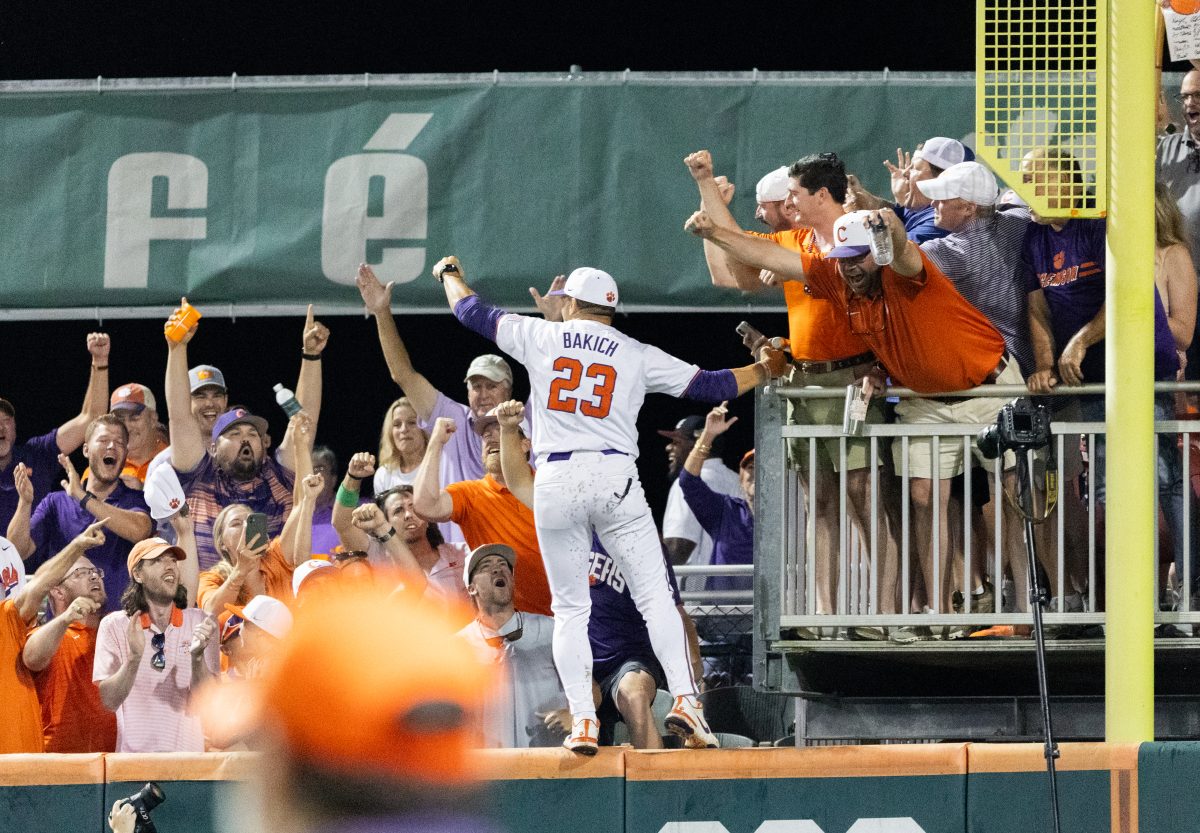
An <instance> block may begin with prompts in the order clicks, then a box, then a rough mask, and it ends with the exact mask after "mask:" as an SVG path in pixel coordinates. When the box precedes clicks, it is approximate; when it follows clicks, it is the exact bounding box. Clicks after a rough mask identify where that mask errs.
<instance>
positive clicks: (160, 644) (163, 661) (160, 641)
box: [150, 633, 167, 671]
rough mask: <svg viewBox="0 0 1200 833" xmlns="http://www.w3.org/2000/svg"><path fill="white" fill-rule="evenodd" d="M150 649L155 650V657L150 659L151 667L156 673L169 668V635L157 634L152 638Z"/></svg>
mask: <svg viewBox="0 0 1200 833" xmlns="http://www.w3.org/2000/svg"><path fill="white" fill-rule="evenodd" d="M150 647H151V648H153V649H154V656H152V657H151V658H150V667H151V668H153V669H154V670H155V671H162V670H163V669H164V668H166V667H167V635H166V634H165V633H156V634H154V636H152V637H150Z"/></svg>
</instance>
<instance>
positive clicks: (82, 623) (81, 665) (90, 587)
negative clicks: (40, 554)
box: [21, 557, 117, 752]
mask: <svg viewBox="0 0 1200 833" xmlns="http://www.w3.org/2000/svg"><path fill="white" fill-rule="evenodd" d="M105 601H106V599H105V592H104V570H103V569H101V568H99V567H97V566H96V565H95V564H94V563H92V561H91V559H89V558H86V557H84V558H80V559H79V560H78V561H77V562H75V567H74V569H72V570H71V572H70V573H68V574H67V576H66V577H65V578H64V579H63V580H62V581H60V582H59V583H58V584H56V585H55V586H54V587H51V588H50V607H51V609H52V610H53V611H54V618H53V619H51V620H50V621H49V622H47V623H46V624H44V625H42V626H41V627H40V628H37V629H35V630H34V631H32V632H31V633H30V634H29V639H28V641H27V642H26V643H25V650H24V651H23V652H22V653H21V659H22V660H23V661H24V663H25V667H26V668H28V669H29V670H30V671H32V672H33V681H34V684H35V685H36V686H37V693H38V701H39V702H40V703H41V704H42V734H43V736H44V738H45V742H46V751H47V752H112V751H114V750H115V749H116V748H117V718H116V716H115V715H114V714H113V713H112V712H110V711H109V710H108V709H106V708H104V705H103V704H102V703H101V702H100V692H99V690H98V689H97V688H96V686H95V685H93V683H92V666H93V664H94V662H95V658H96V630H97V628H99V626H100V615H101V611H102V610H103V609H104V602H105Z"/></svg>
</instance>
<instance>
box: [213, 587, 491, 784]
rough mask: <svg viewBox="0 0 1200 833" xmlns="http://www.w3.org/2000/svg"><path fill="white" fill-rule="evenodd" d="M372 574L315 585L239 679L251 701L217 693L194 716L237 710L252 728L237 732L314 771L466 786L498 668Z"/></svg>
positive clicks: (432, 610) (430, 607) (435, 610)
mask: <svg viewBox="0 0 1200 833" xmlns="http://www.w3.org/2000/svg"><path fill="white" fill-rule="evenodd" d="M377 578H378V577H376V580H349V581H346V580H343V581H338V582H325V583H323V584H322V585H320V586H319V587H315V588H313V590H314V592H312V593H311V594H310V595H309V596H308V598H307V599H306V602H305V604H304V605H303V606H301V607H299V608H298V609H297V610H296V612H295V622H294V625H293V627H292V630H291V632H290V633H289V634H288V635H287V636H286V637H285V638H284V639H282V640H281V641H280V643H279V646H278V650H277V651H276V652H275V653H274V654H273V655H272V660H271V663H270V665H269V667H268V669H267V671H266V673H265V674H264V676H263V677H262V678H261V679H260V680H258V681H253V682H249V683H248V684H247V685H248V686H250V688H249V690H248V696H245V695H241V694H239V695H234V696H236V698H237V699H236V701H232V702H235V703H237V705H236V708H235V709H231V708H229V706H230V702H231V701H229V699H228V698H218V699H216V700H215V701H214V703H212V704H205V705H202V706H201V711H202V713H203V714H205V716H206V718H210V717H211V718H214V719H216V720H217V721H218V722H219V721H225V722H226V723H227V724H228V722H229V721H230V720H231V718H232V715H231V713H230V712H231V711H238V712H241V713H242V714H243V715H246V716H247V717H248V718H249V721H250V722H251V723H252V724H253V725H252V726H248V727H245V728H257V729H266V730H268V731H269V732H271V733H273V734H275V735H276V736H277V737H278V738H279V739H280V741H281V742H282V745H283V747H284V748H285V749H286V751H287V752H288V754H290V755H291V756H293V757H294V758H296V759H298V760H301V761H304V762H305V763H308V764H310V765H311V766H313V767H315V768H317V769H324V770H331V771H337V772H343V773H347V774H350V775H373V776H377V777H378V776H382V777H385V778H393V779H395V780H397V781H403V782H414V781H417V782H424V783H437V784H446V783H461V782H464V781H468V780H473V779H474V778H475V777H477V776H478V774H479V772H478V769H477V766H478V765H477V764H476V763H475V759H476V758H477V757H478V756H477V755H476V754H475V747H476V746H477V745H478V743H477V738H476V726H477V725H478V718H479V714H480V712H481V710H482V707H483V704H484V702H485V701H486V700H487V699H488V698H489V697H491V696H492V693H493V687H494V684H495V682H496V677H495V675H496V673H497V670H496V668H495V667H492V666H486V665H483V664H481V663H480V662H479V659H478V658H477V656H476V655H475V652H474V651H473V650H472V649H471V647H470V646H469V645H468V643H467V642H466V641H465V640H463V639H461V638H459V637H458V636H456V635H455V632H456V630H457V629H458V626H457V625H455V624H454V623H453V622H452V621H451V620H450V619H449V618H448V617H447V615H446V613H445V612H444V611H443V610H442V608H441V607H440V606H438V605H436V604H430V603H425V602H423V601H422V600H421V598H420V597H416V596H414V595H413V594H405V593H397V592H396V591H395V590H393V589H392V588H389V587H388V586H387V585H385V584H382V583H381V582H379V581H378V580H377ZM384 639H386V642H384V641H381V640H384ZM212 688H214V689H227V688H229V685H224V686H214V687H212ZM222 701H225V702H224V704H222ZM314 703H319V704H320V707H319V708H314V705H313V704H314ZM331 715H340V716H341V719H330V716H331ZM208 728H210V727H209V726H208V723H207V721H206V729H208ZM229 731H230V730H229V728H228V725H226V726H225V727H219V728H218V732H229Z"/></svg>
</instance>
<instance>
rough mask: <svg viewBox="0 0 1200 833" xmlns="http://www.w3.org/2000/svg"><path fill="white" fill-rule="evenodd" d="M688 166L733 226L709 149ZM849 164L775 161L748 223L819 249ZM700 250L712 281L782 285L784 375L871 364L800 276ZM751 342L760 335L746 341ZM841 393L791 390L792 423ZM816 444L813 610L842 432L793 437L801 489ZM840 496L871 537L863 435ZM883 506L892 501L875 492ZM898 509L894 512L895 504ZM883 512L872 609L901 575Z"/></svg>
mask: <svg viewBox="0 0 1200 833" xmlns="http://www.w3.org/2000/svg"><path fill="white" fill-rule="evenodd" d="M685 163H686V164H687V166H688V170H689V171H690V172H691V174H692V177H693V178H694V179H695V180H696V185H697V187H698V188H699V189H700V201H701V206H702V207H703V208H704V210H706V211H708V212H709V214H710V215H711V216H713V218H714V220H715V221H716V222H719V223H720V224H721V225H723V226H729V227H731V228H736V227H737V223H736V221H735V220H734V218H733V215H732V214H731V213H730V212H729V209H728V207H727V205H728V203H729V200H730V199H731V198H732V197H733V191H732V186H731V185H729V184H728V182H727V181H723V180H724V177H714V176H713V164H712V156H711V155H710V154H709V153H708V151H697V152H696V153H693V154H691V155H690V156H688V157H687V159H686V160H685ZM846 188H847V176H846V166H845V164H844V163H843V162H842V161H841V160H840V159H839V158H838V157H837V154H834V153H821V154H814V155H811V156H805V157H803V158H801V159H800V160H798V161H797V162H795V163H794V164H792V165H791V166H788V167H782V168H777V169H775V170H774V171H772V172H771V173H769V174H767V175H766V176H764V177H763V178H762V179H761V180H759V182H758V184H757V186H756V187H755V189H754V191H755V194H754V196H755V200H756V201H757V203H758V209H757V211H755V214H754V216H755V218H757V219H758V220H759V221H760V222H762V223H763V224H765V225H766V226H767V227H768V228H769V229H770V230H771V231H770V233H769V234H759V233H757V232H748V233H749V234H751V235H753V236H755V237H759V238H763V239H766V240H769V241H771V242H773V243H776V244H778V245H779V246H782V247H783V248H785V249H787V250H788V251H791V252H795V253H797V254H803V255H804V256H807V257H813V258H820V257H823V256H824V252H827V251H829V249H831V248H833V246H834V245H835V241H834V239H833V224H834V222H836V221H837V219H838V217H840V216H841V215H842V214H843V213H844V212H843V210H842V203H843V201H844V200H845V198H846ZM704 256H705V260H706V261H707V263H708V268H709V273H710V274H711V276H712V282H713V285H714V286H721V287H727V288H733V289H740V290H743V291H746V292H760V291H762V290H764V289H767V288H768V287H779V288H780V289H782V290H783V297H784V300H785V301H786V303H787V311H788V341H789V343H790V345H791V352H792V356H793V363H792V370H791V373H790V375H789V376H787V377H786V381H787V383H788V384H789V385H794V386H798V387H809V386H816V387H823V388H824V387H828V388H838V389H843V390H844V389H845V387H846V385H849V384H853V383H854V382H856V381H857V380H859V379H861V378H862V376H863V375H864V374H865V373H866V372H867V371H868V370H870V368H871V367H872V366H873V365H874V363H875V356H874V354H873V353H872V352H871V349H870V347H868V346H867V344H866V342H864V341H863V339H862V337H861V336H859V335H856V334H854V333H853V332H851V331H850V326H849V322H848V321H847V320H846V316H845V313H844V312H843V311H842V310H841V309H839V308H838V306H837V305H836V304H834V303H832V302H831V301H829V300H826V299H824V298H816V297H814V296H813V295H811V294H810V293H809V292H808V291H807V288H806V287H805V285H804V284H803V283H801V282H799V281H790V280H779V279H778V277H777V276H775V275H774V274H771V273H769V272H760V270H759V269H758V268H757V267H755V266H753V265H751V264H748V263H743V262H742V261H740V260H737V259H736V258H733V257H730V256H728V254H727V253H726V252H725V251H724V250H722V249H721V248H720V247H719V246H717V245H716V244H715V243H713V242H711V241H708V240H706V241H705V243H704ZM747 346H748V347H750V348H751V349H752V350H753V349H755V348H756V347H757V346H758V345H757V344H753V343H749V344H747ZM842 407H843V400H842V398H841V397H838V398H825V399H793V400H789V401H788V415H787V420H788V424H789V425H841V422H842ZM869 407H870V415H869V421H871V422H883V420H884V417H883V409H882V407H881V405H880V404H879V402H878V400H873V401H872V402H871V404H870V406H869ZM810 447H813V448H815V449H816V452H817V454H816V457H817V469H816V471H817V477H816V480H815V482H814V484H812V488H813V491H814V492H815V494H813V495H812V497H813V498H814V503H815V511H814V512H813V513H812V517H811V518H810V522H811V523H812V524H813V532H814V542H815V551H814V552H813V559H814V561H815V567H816V595H817V598H816V612H817V613H834V612H836V610H835V607H834V593H835V592H836V588H837V585H838V566H839V547H838V543H837V542H838V540H839V536H840V518H841V514H842V513H841V510H840V506H839V503H840V496H839V492H838V478H837V472H838V471H840V470H841V468H842V466H843V463H842V459H841V440H840V439H839V438H836V437H835V438H832V439H827V440H818V441H817V442H816V444H815V446H810V445H809V443H808V441H807V440H795V441H793V442H792V444H791V457H792V463H793V465H795V466H796V468H797V469H798V471H799V474H800V477H801V479H802V480H803V481H804V486H805V490H806V491H808V490H809V488H810V485H809V483H808V480H809V473H810V463H809V454H808V452H809V448H810ZM844 465H845V468H846V497H847V506H846V509H847V512H846V514H847V516H848V517H849V519H850V521H851V523H853V524H854V526H855V527H856V528H857V530H858V532H859V534H860V535H861V536H862V538H863V540H864V541H866V540H870V529H871V514H870V513H871V470H870V441H869V440H867V439H865V438H860V439H855V438H848V439H847V440H846V459H845V464H844ZM881 504H882V505H883V506H884V507H885V509H886V508H887V507H888V506H890V505H891V503H889V501H887V500H886V499H885V500H884V501H882V502H881ZM893 514H895V515H897V516H898V514H899V513H898V512H895V513H893ZM892 526H893V524H892V522H891V521H890V519H889V517H888V515H887V514H886V513H881V514H880V517H879V527H878V528H879V568H880V576H879V582H878V586H879V588H880V597H879V599H878V602H877V604H878V608H877V609H878V611H879V612H881V613H895V612H896V593H895V587H896V583H897V578H898V568H899V548H898V545H897V537H896V530H894V529H893V528H892ZM851 634H852V636H862V637H873V638H877V637H879V636H882V631H881V630H879V629H867V628H856V629H855V630H854V631H852V632H851Z"/></svg>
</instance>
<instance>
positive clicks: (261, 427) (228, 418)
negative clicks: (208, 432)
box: [212, 408, 267, 443]
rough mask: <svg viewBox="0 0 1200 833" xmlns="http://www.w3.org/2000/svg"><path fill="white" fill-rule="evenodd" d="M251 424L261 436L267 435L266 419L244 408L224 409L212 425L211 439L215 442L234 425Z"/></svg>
mask: <svg viewBox="0 0 1200 833" xmlns="http://www.w3.org/2000/svg"><path fill="white" fill-rule="evenodd" d="M242 424H246V425H253V426H254V427H255V428H256V429H258V433H259V434H261V435H262V436H264V437H265V436H267V421H266V420H265V419H263V418H262V417H260V416H255V415H254V414H252V413H250V412H249V411H247V410H246V409H245V408H234V409H232V410H229V411H226V412H225V413H223V414H221V415H220V416H219V417H217V422H216V424H215V425H213V430H212V441H213V442H214V443H215V442H216V441H217V438H218V437H220V436H221V435H222V434H224V433H225V432H226V431H228V430H229V429H230V428H232V427H233V426H235V425H242Z"/></svg>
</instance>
